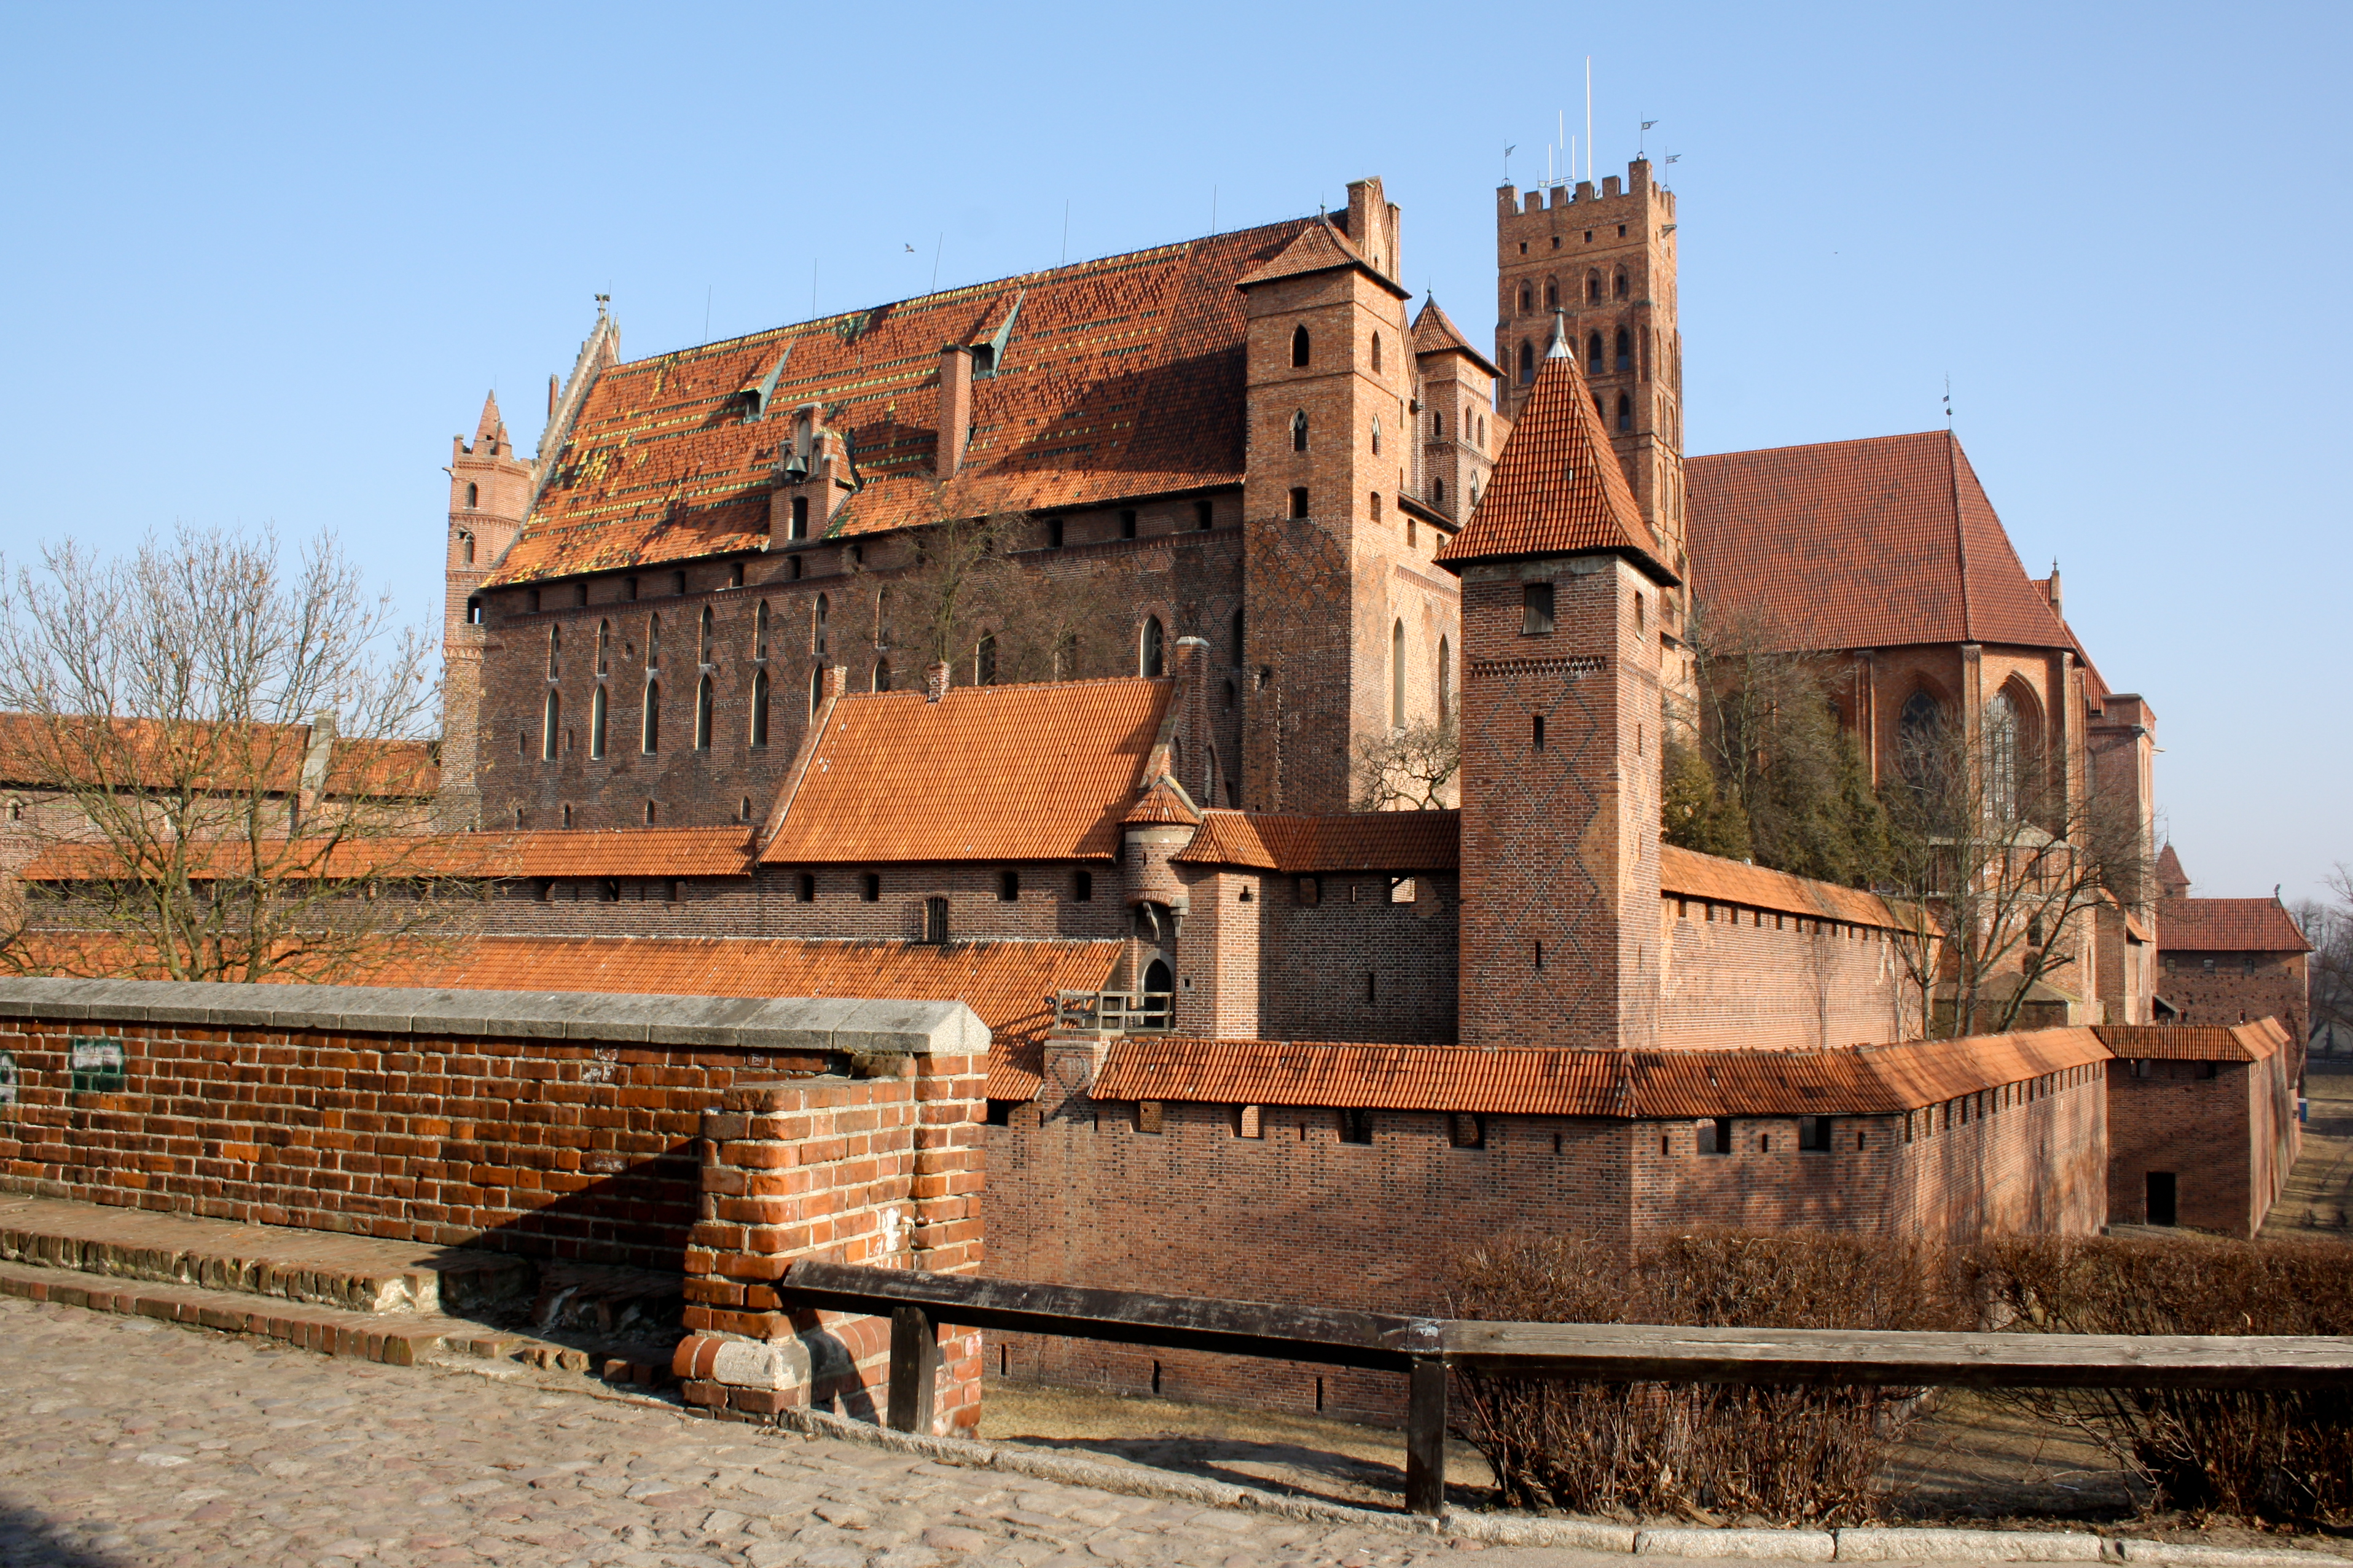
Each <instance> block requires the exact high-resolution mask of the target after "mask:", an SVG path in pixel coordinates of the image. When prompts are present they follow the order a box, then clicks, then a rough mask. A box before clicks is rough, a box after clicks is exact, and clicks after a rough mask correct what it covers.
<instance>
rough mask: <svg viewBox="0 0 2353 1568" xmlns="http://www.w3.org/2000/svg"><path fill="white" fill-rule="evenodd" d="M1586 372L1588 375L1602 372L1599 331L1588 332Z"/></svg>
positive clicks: (1586, 339) (1586, 340)
mask: <svg viewBox="0 0 2353 1568" xmlns="http://www.w3.org/2000/svg"><path fill="white" fill-rule="evenodd" d="M1585 373H1586V374H1588V375H1599V374H1601V334H1600V333H1599V332H1588V333H1587V334H1586V337H1585Z"/></svg>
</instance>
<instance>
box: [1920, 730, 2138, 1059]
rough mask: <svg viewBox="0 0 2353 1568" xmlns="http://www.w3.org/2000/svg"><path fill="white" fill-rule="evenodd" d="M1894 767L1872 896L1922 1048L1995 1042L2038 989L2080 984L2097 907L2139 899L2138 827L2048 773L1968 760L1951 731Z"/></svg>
mask: <svg viewBox="0 0 2353 1568" xmlns="http://www.w3.org/2000/svg"><path fill="white" fill-rule="evenodd" d="M1898 761H1899V764H1900V765H1899V769H1898V773H1899V777H1898V778H1897V780H1896V781H1895V782H1894V783H1892V784H1890V785H1889V787H1888V789H1887V791H1886V794H1885V804H1886V813H1887V823H1888V841H1889V848H1890V867H1889V871H1888V875H1887V877H1886V878H1885V879H1884V881H1883V884H1882V891H1883V892H1884V893H1886V894H1887V895H1888V896H1889V901H1890V903H1891V904H1892V905H1893V906H1894V908H1895V909H1896V910H1897V912H1898V914H1899V917H1901V918H1902V919H1904V921H1905V926H1906V929H1905V931H1902V932H1901V933H1899V935H1898V936H1897V939H1896V941H1895V942H1894V948H1895V952H1896V954H1897V956H1898V958H1899V959H1900V960H1901V962H1902V963H1903V964H1904V966H1905V973H1906V978H1907V980H1908V981H1909V983H1910V984H1911V987H1912V988H1913V990H1914V992H1915V997H1916V1000H1917V1005H1918V1006H1919V1009H1920V1016H1921V1017H1922V1018H1923V1019H1924V1020H1925V1021H1926V1026H1927V1033H1929V1034H1930V1035H1931V1036H1937V1035H1945V1036H1962V1035H1979V1034H2000V1033H2003V1032H2005V1031H2007V1030H2010V1029H2011V1028H2014V1027H2016V1026H2018V1022H2019V1019H2020V1017H2021V1015H2022V1013H2023V1012H2024V1010H2025V1008H2026V1007H2027V1006H2028V1005H2030V1004H2031V1002H2032V1001H2033V1000H2034V999H2035V998H2034V995H2033V992H2034V988H2035V987H2036V986H2037V985H2038V984H2043V983H2055V982H2058V981H2061V980H2064V979H2067V978H2069V977H2070V972H2071V971H2077V972H2080V971H2081V969H2082V967H2083V963H2084V953H2085V952H2087V951H2088V949H2089V947H2090V945H2091V942H2092V941H2093V936H2094V931H2093V926H2094V921H2093V919H2092V917H2093V915H2094V911H2095V910H2097V909H2098V908H2099V906H2100V905H2102V904H2104V903H2110V902H2114V901H2116V899H2117V898H2119V897H2121V898H2124V899H2126V900H2129V899H2131V898H2132V897H2133V890H2134V889H2138V888H2139V887H2141V886H2142V885H2143V879H2145V878H2146V877H2147V875H2148V874H2149V858H2148V846H2147V829H2146V825H2145V824H2144V823H2142V822H2141V821H2140V820H2139V817H2138V815H2137V812H2136V811H2134V810H2133V808H2132V806H2131V805H2130V803H2129V802H2128V801H2126V800H2123V799H2121V798H2116V797H2110V796H2106V795H2101V794H2099V793H2097V792H2096V791H2095V790H2094V787H2093V785H2092V784H2091V782H2090V780H2089V778H2088V776H2087V777H2086V778H2084V779H2082V780H2079V781H2076V782H2074V783H2073V784H2071V783H2070V781H2069V779H2068V777H2067V770H2066V769H2065V767H2064V766H2063V765H2059V764H2058V762H2057V760H2056V759H2052V765H2045V763H2046V760H2045V759H2044V758H2042V756H2039V755H2035V754H2032V753H2031V752H2026V751H2022V750H2021V751H2016V752H2010V751H2004V750H2000V749H1997V748H1992V747H1987V746H1983V745H1979V746H1971V745H1969V744H1968V743H1967V742H1966V741H1965V738H1964V735H1963V733H1962V729H1961V726H1959V725H1957V724H1950V723H1947V724H1941V725H1934V726H1929V727H1928V728H1927V729H1926V730H1925V731H1920V732H1915V733H1914V734H1910V735H1907V736H1906V737H1905V741H1904V742H1903V745H1902V748H1901V752H1900V755H1899V759H1898ZM2085 989H2088V987H2086V988H2085Z"/></svg>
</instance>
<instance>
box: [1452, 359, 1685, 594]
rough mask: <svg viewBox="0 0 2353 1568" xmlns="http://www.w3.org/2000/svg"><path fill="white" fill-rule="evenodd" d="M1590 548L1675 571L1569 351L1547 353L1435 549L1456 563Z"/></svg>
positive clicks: (1658, 574) (1658, 571)
mask: <svg viewBox="0 0 2353 1568" xmlns="http://www.w3.org/2000/svg"><path fill="white" fill-rule="evenodd" d="M1598 551H1613V552H1617V553H1620V554H1622V555H1625V556H1628V557H1630V558H1631V559H1632V560H1633V561H1634V563H1636V564H1637V565H1639V566H1641V568H1642V569H1643V570H1644V571H1645V572H1647V573H1649V574H1651V577H1653V578H1654V579H1656V580H1658V581H1660V582H1664V583H1672V582H1673V581H1674V580H1675V575H1674V573H1673V572H1672V571H1671V570H1669V568H1668V566H1667V564H1666V563H1665V561H1664V560H1663V558H1662V551H1661V550H1660V548H1659V544H1658V541H1657V540H1655V539H1653V538H1652V537H1651V530H1650V527H1649V525H1648V524H1646V523H1645V522H1643V521H1642V513H1641V508H1639V507H1637V506H1636V505H1635V504H1634V492H1633V491H1632V490H1630V489H1628V488H1627V485H1626V476H1625V474H1624V472H1623V471H1622V470H1620V468H1619V467H1618V456H1617V454H1616V453H1615V452H1613V451H1612V450H1611V449H1610V447H1609V433H1608V432H1607V431H1605V430H1604V429H1603V428H1602V427H1601V416H1600V415H1599V414H1597V413H1596V412H1594V408H1593V395H1592V394H1591V392H1589V391H1588V389H1587V387H1586V384H1585V377H1584V375H1583V374H1580V373H1579V372H1578V370H1577V361H1576V360H1575V359H1574V358H1573V357H1571V356H1569V355H1567V354H1547V355H1546V358H1545V361H1544V363H1543V367H1542V368H1541V369H1539V370H1538V371H1537V372H1536V379H1535V386H1534V387H1533V388H1532V389H1531V390H1530V391H1529V393H1528V400H1527V402H1526V404H1525V405H1523V406H1522V407H1521V409H1520V417H1519V420H1518V422H1517V423H1516V424H1514V426H1512V433H1511V435H1510V437H1508V438H1506V439H1505V441H1504V449H1503V451H1501V452H1500V453H1498V454H1496V457H1495V469H1494V472H1493V474H1492V475H1491V476H1490V477H1489V478H1488V480H1487V489H1485V491H1484V492H1483V493H1482V494H1481V496H1480V497H1479V504H1478V505H1477V506H1476V507H1475V508H1473V509H1472V512H1471V521H1468V522H1466V523H1464V524H1463V525H1462V531H1461V532H1460V533H1458V534H1456V535H1455V536H1454V537H1453V538H1451V539H1450V540H1448V541H1447V542H1446V543H1445V545H1444V547H1443V548H1441V549H1440V551H1439V552H1438V554H1437V557H1436V559H1437V560H1439V561H1440V562H1441V563H1445V564H1446V565H1449V566H1452V567H1455V568H1457V569H1460V568H1461V565H1462V563H1465V562H1469V561H1478V560H1485V559H1493V558H1496V557H1503V558H1509V557H1513V556H1525V555H1569V554H1581V553H1586V552H1598Z"/></svg>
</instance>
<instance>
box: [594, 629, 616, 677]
mask: <svg viewBox="0 0 2353 1568" xmlns="http://www.w3.org/2000/svg"><path fill="white" fill-rule="evenodd" d="M612 661H613V623H612V622H610V621H598V622H597V623H596V673H597V674H599V675H606V674H609V673H611V669H610V667H611V664H612Z"/></svg>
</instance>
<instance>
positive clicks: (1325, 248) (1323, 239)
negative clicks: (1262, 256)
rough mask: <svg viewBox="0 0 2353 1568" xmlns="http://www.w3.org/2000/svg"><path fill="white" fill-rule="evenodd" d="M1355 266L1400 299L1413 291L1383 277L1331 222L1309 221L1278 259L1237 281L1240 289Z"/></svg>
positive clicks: (1252, 269) (1284, 248) (1251, 271)
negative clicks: (1399, 286)
mask: <svg viewBox="0 0 2353 1568" xmlns="http://www.w3.org/2000/svg"><path fill="white" fill-rule="evenodd" d="M1344 267H1353V268H1356V269H1357V270H1358V271H1361V272H1362V273H1364V275H1365V276H1366V277H1367V278H1370V279H1372V280H1373V281H1374V282H1376V283H1377V284H1379V285H1380V286H1381V287H1382V288H1384V289H1388V291H1389V292H1390V293H1392V294H1394V295H1396V296H1397V297H1398V299H1400V300H1405V299H1410V298H1411V297H1412V296H1411V295H1410V293H1409V291H1408V290H1406V289H1400V288H1398V286H1397V284H1396V283H1394V282H1392V281H1391V280H1390V279H1388V278H1387V277H1385V276H1383V275H1382V273H1381V269H1380V268H1377V267H1375V266H1374V265H1373V264H1372V263H1371V262H1369V261H1367V260H1366V259H1365V258H1364V256H1363V254H1362V253H1361V252H1359V251H1358V250H1357V249H1356V247H1355V246H1354V245H1352V244H1350V243H1349V242H1348V237H1347V236H1345V235H1344V234H1342V233H1341V232H1340V231H1339V230H1338V229H1336V228H1334V227H1333V226H1331V224H1329V223H1314V224H1309V225H1308V226H1306V227H1305V228H1303V229H1301V230H1300V231H1299V237H1297V238H1296V239H1293V241H1292V242H1291V243H1290V244H1289V245H1286V246H1284V247H1282V251H1281V252H1280V253H1279V254H1278V255H1276V256H1275V258H1273V259H1272V260H1271V261H1268V262H1266V263H1265V264H1264V265H1262V266H1260V267H1256V268H1251V269H1250V271H1248V272H1246V273H1244V274H1242V276H1241V277H1240V279H1237V280H1236V281H1235V283H1234V287H1235V288H1237V289H1250V288H1254V287H1256V286H1257V285H1259V284H1261V283H1273V282H1276V281H1278V280H1280V279H1285V278H1304V277H1307V276H1308V275H1310V274H1311V273H1316V272H1333V271H1337V270H1338V269H1340V268H1344Z"/></svg>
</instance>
